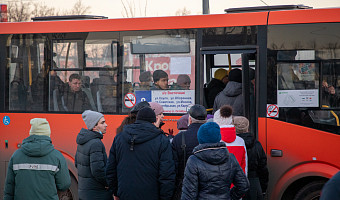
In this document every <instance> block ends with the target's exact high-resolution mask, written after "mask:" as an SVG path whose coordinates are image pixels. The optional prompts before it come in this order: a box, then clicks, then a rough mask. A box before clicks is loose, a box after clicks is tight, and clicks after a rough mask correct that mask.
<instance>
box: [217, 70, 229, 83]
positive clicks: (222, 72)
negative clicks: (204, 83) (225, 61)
mask: <svg viewBox="0 0 340 200" xmlns="http://www.w3.org/2000/svg"><path fill="white" fill-rule="evenodd" d="M226 76H228V71H227V70H225V69H222V68H220V69H218V70H216V71H215V74H214V78H216V79H218V80H220V81H222V79H223V78H224V77H226Z"/></svg>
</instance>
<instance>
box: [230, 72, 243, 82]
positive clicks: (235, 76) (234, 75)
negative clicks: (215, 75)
mask: <svg viewBox="0 0 340 200" xmlns="http://www.w3.org/2000/svg"><path fill="white" fill-rule="evenodd" d="M228 78H229V81H234V82H238V83H242V71H241V70H240V69H233V70H231V71H230V72H229V77H228Z"/></svg>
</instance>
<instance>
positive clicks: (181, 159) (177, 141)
mask: <svg viewBox="0 0 340 200" xmlns="http://www.w3.org/2000/svg"><path fill="white" fill-rule="evenodd" d="M188 114H189V120H188V124H189V127H188V130H186V131H182V132H180V133H178V134H177V135H176V136H175V137H174V139H173V140H172V151H173V154H174V160H175V165H176V191H175V194H174V197H173V199H174V200H175V199H180V196H181V193H182V181H183V176H184V169H185V164H186V161H187V160H188V158H189V156H190V155H192V150H193V149H194V148H195V147H196V146H197V145H198V140H197V131H198V129H199V128H200V126H201V125H202V124H204V123H205V122H206V119H207V111H206V109H205V108H204V106H202V105H199V104H196V105H193V106H192V107H191V108H190V109H189V112H188ZM183 145H184V147H183Z"/></svg>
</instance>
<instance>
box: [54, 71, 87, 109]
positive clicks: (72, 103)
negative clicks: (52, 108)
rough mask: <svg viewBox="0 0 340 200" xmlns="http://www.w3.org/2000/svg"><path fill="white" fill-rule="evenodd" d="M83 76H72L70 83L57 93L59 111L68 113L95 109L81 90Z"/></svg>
mask: <svg viewBox="0 0 340 200" xmlns="http://www.w3.org/2000/svg"><path fill="white" fill-rule="evenodd" d="M81 85H82V82H81V76H80V75H79V74H71V75H70V77H69V82H68V83H67V84H64V87H63V88H62V89H61V90H59V91H58V92H57V94H58V96H57V101H58V110H57V111H66V112H82V111H84V110H89V109H93V108H91V105H90V100H89V98H88V96H87V95H86V93H85V92H83V91H82V89H81Z"/></svg>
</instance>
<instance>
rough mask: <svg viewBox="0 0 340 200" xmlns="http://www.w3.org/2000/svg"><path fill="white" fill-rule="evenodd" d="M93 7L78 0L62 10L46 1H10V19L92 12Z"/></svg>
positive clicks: (17, 19)
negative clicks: (47, 3) (67, 8)
mask: <svg viewBox="0 0 340 200" xmlns="http://www.w3.org/2000/svg"><path fill="white" fill-rule="evenodd" d="M90 9H91V7H90V6H86V5H84V4H83V2H82V0H78V1H77V2H76V3H75V4H74V6H73V7H72V8H71V9H70V10H64V11H60V10H57V9H56V8H54V7H49V6H47V5H46V4H45V3H37V2H35V3H33V0H20V1H10V2H9V3H8V9H7V11H8V21H9V22H21V21H30V20H31V18H33V17H43V16H58V15H84V14H86V13H89V12H90Z"/></svg>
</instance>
